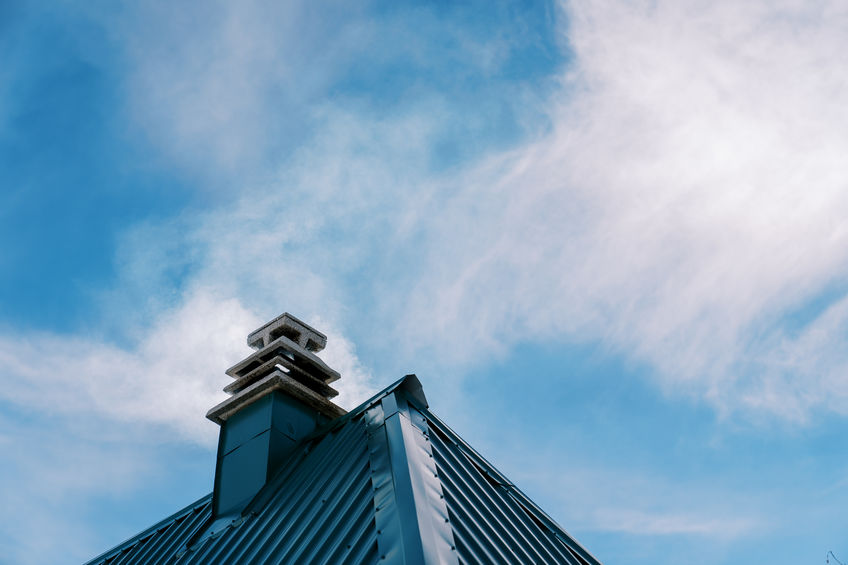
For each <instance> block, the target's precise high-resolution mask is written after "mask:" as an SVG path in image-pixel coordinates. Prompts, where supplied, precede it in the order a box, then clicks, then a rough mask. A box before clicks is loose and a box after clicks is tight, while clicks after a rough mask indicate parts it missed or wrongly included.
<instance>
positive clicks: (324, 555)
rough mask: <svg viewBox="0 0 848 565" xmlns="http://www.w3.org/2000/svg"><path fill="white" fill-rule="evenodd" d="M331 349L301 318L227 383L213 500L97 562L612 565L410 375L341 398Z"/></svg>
mask: <svg viewBox="0 0 848 565" xmlns="http://www.w3.org/2000/svg"><path fill="white" fill-rule="evenodd" d="M326 340H327V338H326V336H324V335H323V334H321V333H320V332H318V331H317V330H315V329H314V328H312V327H310V326H308V325H307V324H305V323H303V322H301V321H300V320H298V319H297V318H295V317H294V316H291V315H290V314H283V315H282V316H280V317H278V318H276V319H274V320H272V321H271V322H268V323H267V324H265V325H264V326H262V327H261V328H259V329H258V330H256V331H254V332H253V333H251V334H250V335H249V336H248V345H250V346H251V347H252V348H253V349H255V351H254V352H253V353H252V354H251V355H250V356H248V357H247V358H246V359H244V360H243V361H241V362H239V363H237V364H236V365H234V366H233V367H231V368H230V369H229V370H227V374H228V375H230V376H231V377H233V378H234V380H233V382H232V383H231V384H230V385H228V386H227V387H225V388H224V390H225V391H226V392H228V393H230V395H231V396H230V397H229V398H228V399H227V400H225V401H224V402H222V403H220V404H219V405H217V406H215V407H213V408H212V409H211V410H209V413H208V414H207V417H208V418H209V419H211V420H212V421H214V422H216V423H218V424H219V425H220V426H221V430H220V436H219V441H218V455H217V462H216V468H215V484H214V490H213V492H212V493H210V494H209V495H207V496H204V497H203V498H201V499H200V500H198V501H197V502H195V503H193V504H190V505H189V506H187V507H186V508H183V509H182V510H180V511H178V512H177V513H175V514H173V515H172V516H169V517H168V518H165V519H164V520H162V521H161V522H159V523H158V524H156V525H154V526H152V527H151V528H149V529H147V530H145V531H143V532H141V533H140V534H138V535H137V536H135V537H133V538H131V539H129V540H127V541H126V542H124V543H122V544H120V545H118V546H117V547H115V548H113V549H111V550H109V551H107V552H106V553H104V554H102V555H100V556H99V557H97V558H95V559H93V560H92V561H90V562H89V564H90V565H94V564H110V565H118V564H121V565H123V564H148V563H157V564H160V563H161V564H165V563H168V564H189V563H194V564H199V563H202V564H209V563H215V564H217V563H227V564H229V563H298V564H300V563H353V564H358V563H372V564H383V563H385V564H424V563H520V564H527V563H567V564H574V565H600V562H599V561H598V560H597V559H596V558H595V557H593V556H592V555H591V554H590V553H589V552H588V551H587V550H586V549H584V548H583V547H582V546H581V545H580V544H579V543H577V541H576V540H575V539H574V538H572V537H571V536H570V535H569V534H568V533H567V532H566V531H565V530H563V529H562V528H561V527H559V526H558V525H557V524H556V523H555V522H554V521H553V520H552V519H551V518H550V517H548V515H547V514H545V513H544V512H543V511H542V510H541V509H539V507H538V506H536V504H534V503H533V502H532V501H531V500H530V499H528V498H527V497H526V496H525V495H524V494H523V493H522V492H521V491H520V490H518V488H517V487H516V486H515V485H513V484H512V483H511V482H510V481H509V479H507V478H506V477H504V476H503V475H502V474H501V473H499V472H498V471H497V469H495V468H494V467H493V466H492V465H491V464H489V463H488V462H487V461H486V460H485V459H484V458H483V457H482V456H481V455H480V454H478V453H477V452H476V451H474V449H473V448H472V447H471V446H469V445H468V444H467V443H465V442H464V441H463V440H462V438H460V437H459V436H458V435H457V434H456V433H455V432H453V431H452V430H451V429H450V428H449V427H448V426H447V425H445V424H444V423H443V422H442V421H441V420H439V419H438V418H437V417H436V416H435V415H434V414H433V413H432V412H431V411H430V409H429V405H428V403H427V398H426V397H425V396H424V391H423V390H422V388H421V383H420V382H419V381H418V379H417V378H416V377H415V376H414V375H407V376H405V377H404V378H402V379H400V380H399V381H397V382H396V383H394V384H392V385H391V386H389V387H387V388H386V389H385V390H383V391H381V392H380V393H378V394H377V395H375V396H374V397H373V398H371V399H369V400H367V401H366V402H364V403H363V404H361V405H360V406H358V407H357V408H356V409H354V410H352V411H350V412H345V410H343V409H342V408H340V407H339V406H337V405H335V404H333V402H332V401H331V399H332V398H333V397H335V396H336V395H337V392H336V391H335V390H334V389H333V388H332V387H331V386H330V383H332V382H333V381H335V380H337V379H338V378H339V374H338V373H337V372H335V371H334V370H332V369H331V368H329V367H328V366H327V365H326V364H325V363H324V362H323V361H321V359H319V358H318V357H317V356H316V355H315V354H316V353H317V352H319V351H320V350H321V349H323V347H324V346H325V344H326Z"/></svg>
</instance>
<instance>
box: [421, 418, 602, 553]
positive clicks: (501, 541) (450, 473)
mask: <svg viewBox="0 0 848 565" xmlns="http://www.w3.org/2000/svg"><path fill="white" fill-rule="evenodd" d="M422 414H423V416H424V417H425V418H426V420H427V424H428V426H429V428H430V432H431V433H430V434H429V435H430V440H431V443H432V446H433V455H434V458H435V461H436V467H437V468H438V471H439V476H440V477H441V481H442V489H443V491H444V493H445V500H446V502H447V507H448V512H449V514H450V523H451V526H452V527H453V531H454V538H455V540H456V546H457V551H458V553H459V557H460V561H461V562H462V563H518V564H527V563H565V564H569V565H600V562H599V561H598V560H597V559H596V558H595V557H593V556H592V555H591V554H590V553H589V552H588V551H586V550H585V549H584V548H583V547H582V546H580V544H578V543H577V542H576V541H575V540H574V539H573V538H572V537H571V536H570V535H569V534H568V533H567V532H565V530H563V529H562V528H560V527H559V526H558V525H556V523H555V522H554V521H553V520H552V519H551V518H550V517H548V516H547V515H546V514H544V512H542V511H541V510H540V509H539V508H538V507H537V506H536V505H535V504H533V503H532V502H530V501H529V499H527V497H526V496H525V495H524V494H523V493H521V491H519V490H518V489H517V488H516V487H515V486H514V485H513V484H512V483H511V482H509V481H508V480H507V479H506V478H505V477H503V475H501V474H500V473H499V472H498V471H497V470H496V469H495V468H494V467H492V466H491V464H489V463H488V462H487V461H486V460H485V459H483V457H481V456H480V455H479V454H477V452H476V451H474V450H473V449H471V448H470V447H469V446H468V445H467V444H466V443H465V442H464V441H463V440H462V439H461V438H460V437H459V436H458V435H457V434H456V433H454V432H453V431H452V430H451V429H450V428H448V427H447V426H446V425H445V424H443V423H442V422H441V421H440V420H439V419H438V418H436V417H435V416H434V415H433V414H432V413H430V412H429V411H428V410H423V411H422Z"/></svg>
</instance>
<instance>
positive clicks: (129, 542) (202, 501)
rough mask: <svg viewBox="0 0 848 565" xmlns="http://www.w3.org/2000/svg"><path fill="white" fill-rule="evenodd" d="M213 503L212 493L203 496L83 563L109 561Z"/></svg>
mask: <svg viewBox="0 0 848 565" xmlns="http://www.w3.org/2000/svg"><path fill="white" fill-rule="evenodd" d="M211 503H212V493H211V492H210V493H209V494H206V495H204V496H201V497H200V498H198V499H197V500H195V501H194V502H192V503H191V504H188V505H186V506H184V507H183V508H181V509H179V510H177V511H176V512H174V513H173V514H171V515H170V516H168V517H167V518H163V519H162V520H159V521H158V522H156V523H155V524H153V525H152V526H150V527H149V528H146V529H144V530H142V531H141V532H139V533H137V534H136V535H134V536H132V537H130V538H127V539H126V540H124V541H122V542H121V543H119V544H117V545H115V546H113V547H111V548H110V549H107V550H106V551H104V552H103V553H101V554H100V555H98V556H97V557H94V558H93V559H90V560H88V561H86V562H85V563H83V565H94V564H95V563H99V562H101V561H104V560H105V559H107V558H108V557H110V556H111V555H113V554H116V553H120V552H122V551H124V550H125V549H129V548H131V547H133V546H134V545H135V544H137V543H138V542H140V541H141V540H143V539H144V538H146V537H148V536H149V535H152V534H154V533H156V531H157V530H159V529H160V528H161V527H162V526H163V525H165V524H170V523H172V522H174V521H175V520H177V519H178V518H181V517H183V516H185V515H187V514H189V513H190V512H194V511H195V510H197V509H198V508H201V507H202V506H204V505H206V504H211Z"/></svg>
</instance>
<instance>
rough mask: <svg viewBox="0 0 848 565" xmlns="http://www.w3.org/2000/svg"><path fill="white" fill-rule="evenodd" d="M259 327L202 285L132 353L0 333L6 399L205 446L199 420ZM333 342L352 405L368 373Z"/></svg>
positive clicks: (335, 338)
mask: <svg viewBox="0 0 848 565" xmlns="http://www.w3.org/2000/svg"><path fill="white" fill-rule="evenodd" d="M259 325H261V319H260V318H258V317H257V316H256V315H254V314H253V313H251V312H250V311H248V310H247V309H246V308H245V307H244V306H243V305H242V304H241V303H240V302H239V301H238V300H236V299H232V298H230V299H222V298H218V297H216V296H215V295H214V294H212V293H210V292H208V291H207V290H203V289H200V290H197V291H194V292H192V293H191V294H190V295H189V296H187V297H186V300H185V302H184V303H183V304H181V305H180V306H178V307H177V308H175V309H173V310H168V311H166V312H165V313H164V314H162V315H161V316H160V317H159V318H158V319H157V320H156V322H155V324H154V325H153V326H152V327H151V328H149V330H147V331H146V332H145V333H144V335H143V337H142V338H141V340H140V341H139V342H138V343H137V344H134V346H133V347H129V348H122V347H119V346H116V345H111V344H108V343H106V342H104V341H102V340H100V339H96V338H84V337H67V336H59V335H31V336H27V337H26V338H25V339H20V338H15V337H10V336H3V337H2V338H0V362H2V364H3V366H4V367H5V368H6V382H5V384H4V387H3V392H2V397H3V398H5V399H7V400H11V401H13V402H15V403H17V404H19V405H21V406H27V407H28V408H29V409H38V410H42V411H45V412H47V413H53V414H59V415H65V416H74V415H79V414H91V415H93V416H98V417H106V418H108V419H113V420H115V421H118V422H125V423H129V422H135V423H143V424H148V425H149V424H154V425H160V426H161V425H164V426H167V427H169V428H171V429H173V430H176V431H177V432H178V433H179V435H180V437H181V438H183V439H188V440H192V441H196V442H199V443H202V444H205V445H207V446H210V445H213V444H214V442H215V440H216V437H217V429H218V428H217V426H215V425H214V424H212V423H211V422H209V421H207V420H206V419H205V418H204V417H203V416H204V415H205V413H206V411H207V410H208V409H209V408H211V407H212V406H214V405H215V404H217V403H218V402H220V401H221V400H223V399H224V398H225V397H226V395H225V394H224V393H223V392H222V389H223V387H224V386H225V385H227V384H228V383H229V381H230V378H229V377H227V376H226V375H225V374H224V370H225V369H226V368H227V367H229V366H230V365H232V364H234V363H235V362H237V361H238V360H240V359H242V358H243V357H245V356H247V354H249V352H250V349H249V348H248V347H247V345H246V343H245V339H246V336H247V334H248V333H249V332H250V331H252V330H253V329H255V328H256V327H258V326H259ZM330 344H331V345H330V347H328V351H327V355H328V357H327V359H328V360H329V361H330V362H332V363H336V364H337V366H338V367H339V368H341V369H343V370H344V371H345V373H346V374H345V377H346V381H347V383H349V386H347V387H345V389H344V391H345V393H346V394H345V397H344V398H347V399H348V404H349V403H350V402H352V401H356V400H357V399H360V396H361V397H365V396H367V394H368V393H369V392H370V391H371V388H369V386H370V382H369V378H370V376H369V375H368V373H367V371H366V370H365V369H364V368H363V367H362V366H361V364H360V362H359V361H358V359H357V357H356V354H355V351H354V348H353V345H352V344H351V343H350V342H349V341H348V340H346V339H344V338H343V337H342V336H339V335H336V334H334V333H332V332H331V333H330ZM357 395H360V396H357ZM344 398H343V400H344Z"/></svg>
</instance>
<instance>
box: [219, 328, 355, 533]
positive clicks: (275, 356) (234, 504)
mask: <svg viewBox="0 0 848 565" xmlns="http://www.w3.org/2000/svg"><path fill="white" fill-rule="evenodd" d="M247 344H248V345H249V346H250V347H252V348H253V349H255V350H256V351H255V352H254V353H252V354H251V355H249V356H248V357H247V358H245V359H244V360H242V361H240V362H238V363H236V364H235V365H233V366H232V367H230V368H229V369H227V374H228V375H229V376H231V377H233V378H234V379H235V380H234V381H233V382H232V383H231V384H229V385H228V386H226V387H224V391H225V392H227V393H229V394H230V395H231V396H230V398H228V399H227V400H225V401H223V402H221V403H220V404H218V405H217V406H215V407H214V408H212V409H211V410H209V412H208V413H207V414H206V417H207V418H209V419H210V420H212V421H213V422H215V423H216V424H219V425H220V426H221V432H220V435H219V437H218V460H217V464H216V467H215V492H214V495H213V512H214V514H215V516H216V517H221V516H225V515H234V514H236V513H237V512H240V511H241V510H242V509H243V508H244V507H245V506H246V505H247V503H248V502H250V500H251V499H252V498H253V496H254V495H256V493H257V492H259V489H261V488H262V486H264V485H265V483H266V482H267V481H268V480H269V479H270V478H271V477H272V476H273V475H274V474H275V473H276V471H277V470H278V469H279V467H280V465H281V464H282V463H284V462H285V459H286V457H287V456H288V455H289V454H291V452H292V450H293V449H294V448H295V447H296V446H297V445H298V443H299V442H300V440H301V439H303V438H304V437H306V436H307V435H309V434H310V433H312V432H313V431H315V429H317V428H318V427H319V426H321V425H322V424H324V423H326V422H329V421H330V420H333V419H335V418H337V417H339V416H342V415H344V414H345V410H344V409H342V408H341V407H339V406H337V405H335V404H333V403H332V402H331V401H330V399H331V398H334V397H335V396H337V395H338V392H337V391H336V390H335V389H333V388H332V387H331V386H329V383H331V382H333V381H336V380H338V379H339V374H338V373H337V372H336V371H334V370H332V369H331V368H330V367H328V366H327V365H326V364H325V363H324V362H323V361H321V359H319V358H318V357H317V356H316V355H315V353H317V352H319V351H321V350H322V349H324V346H325V345H326V344H327V336H325V335H324V334H322V333H321V332H319V331H318V330H316V329H314V328H312V327H311V326H309V325H307V324H305V323H304V322H302V321H300V320H298V319H297V318H295V317H294V316H292V315H291V314H289V313H288V312H287V313H285V314H283V315H281V316H278V317H277V318H274V319H273V320H271V321H270V322H268V323H267V324H265V325H264V326H262V327H261V328H259V329H257V330H255V331H253V332H252V333H250V335H248V336H247Z"/></svg>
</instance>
